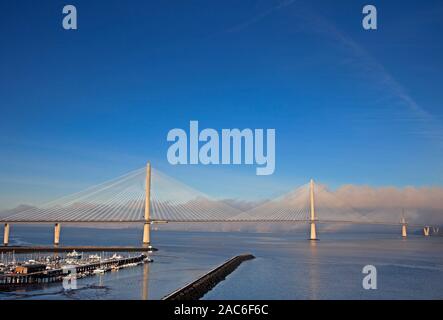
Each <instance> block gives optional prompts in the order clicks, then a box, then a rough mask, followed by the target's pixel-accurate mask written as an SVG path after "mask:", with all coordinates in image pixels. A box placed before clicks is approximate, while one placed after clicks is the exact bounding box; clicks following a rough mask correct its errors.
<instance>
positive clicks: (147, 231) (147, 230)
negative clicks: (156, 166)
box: [143, 162, 151, 247]
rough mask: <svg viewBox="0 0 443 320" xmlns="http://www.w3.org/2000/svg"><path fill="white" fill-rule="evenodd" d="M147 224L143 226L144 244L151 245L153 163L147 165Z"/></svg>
mask: <svg viewBox="0 0 443 320" xmlns="http://www.w3.org/2000/svg"><path fill="white" fill-rule="evenodd" d="M145 192H146V197H145V224H144V226H143V244H144V245H147V246H149V247H150V246H151V164H150V163H149V162H148V164H147V165H146V191H145Z"/></svg>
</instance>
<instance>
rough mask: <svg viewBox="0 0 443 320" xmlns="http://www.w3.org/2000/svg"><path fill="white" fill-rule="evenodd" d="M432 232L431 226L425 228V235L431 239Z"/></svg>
mask: <svg viewBox="0 0 443 320" xmlns="http://www.w3.org/2000/svg"><path fill="white" fill-rule="evenodd" d="M430 231H431V227H429V226H425V227H424V228H423V234H424V235H425V237H429V234H430Z"/></svg>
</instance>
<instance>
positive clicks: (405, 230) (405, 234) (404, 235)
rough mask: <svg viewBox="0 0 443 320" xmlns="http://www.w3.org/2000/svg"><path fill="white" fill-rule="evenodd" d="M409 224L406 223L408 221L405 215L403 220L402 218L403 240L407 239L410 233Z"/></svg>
mask: <svg viewBox="0 0 443 320" xmlns="http://www.w3.org/2000/svg"><path fill="white" fill-rule="evenodd" d="M407 225H408V224H407V223H406V219H405V216H404V214H403V216H402V218H401V236H402V237H403V238H406V237H407V236H408V231H407Z"/></svg>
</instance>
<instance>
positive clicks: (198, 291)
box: [162, 254, 255, 300]
mask: <svg viewBox="0 0 443 320" xmlns="http://www.w3.org/2000/svg"><path fill="white" fill-rule="evenodd" d="M251 259H255V257H254V256H253V255H252V254H242V255H238V256H235V257H233V258H231V259H229V260H228V261H226V262H225V263H223V264H221V265H220V266H218V267H216V268H215V269H213V270H211V271H209V272H208V273H206V274H205V275H204V276H202V277H200V278H198V279H197V280H195V281H193V282H191V283H189V284H187V285H185V286H184V287H182V288H180V289H178V290H176V291H174V292H172V293H170V294H168V295H167V296H165V297H163V299H162V300H198V299H200V298H201V297H203V296H204V295H205V294H206V293H207V292H208V291H210V290H211V289H212V288H214V287H215V286H216V285H217V284H218V283H219V282H221V281H223V280H224V279H225V278H226V277H227V276H228V275H229V274H230V273H232V272H233V271H234V270H235V269H237V267H238V266H239V265H240V264H241V263H242V262H244V261H247V260H251Z"/></svg>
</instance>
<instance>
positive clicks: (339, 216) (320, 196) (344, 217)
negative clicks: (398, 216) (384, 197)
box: [314, 184, 386, 224]
mask: <svg viewBox="0 0 443 320" xmlns="http://www.w3.org/2000/svg"><path fill="white" fill-rule="evenodd" d="M314 192H315V206H316V212H318V216H319V217H320V220H323V221H330V222H334V221H337V222H340V221H342V222H356V223H368V224H371V223H376V221H374V220H372V219H370V218H369V216H368V214H365V213H362V212H361V211H359V210H357V209H355V208H354V207H352V206H351V205H349V204H348V203H346V201H344V200H343V199H341V198H340V197H338V196H337V195H336V194H334V193H333V192H331V191H330V190H329V189H328V188H327V187H326V186H325V185H321V184H320V185H318V184H316V185H315V188H314ZM385 222H386V221H385Z"/></svg>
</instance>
